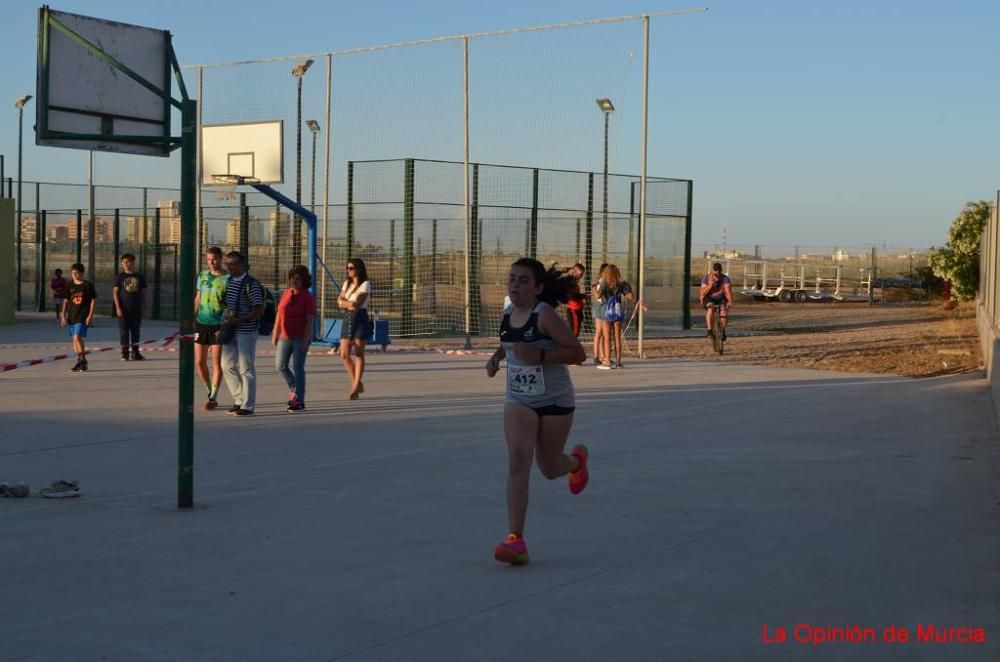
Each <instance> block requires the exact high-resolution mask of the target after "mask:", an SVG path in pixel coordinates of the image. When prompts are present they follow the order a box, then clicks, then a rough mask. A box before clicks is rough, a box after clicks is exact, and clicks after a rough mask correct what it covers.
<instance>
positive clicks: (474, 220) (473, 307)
mask: <svg viewBox="0 0 1000 662" xmlns="http://www.w3.org/2000/svg"><path fill="white" fill-rule="evenodd" d="M469 221H470V222H469V231H470V235H469V248H470V252H469V261H468V264H469V281H468V285H467V286H468V288H469V333H470V336H469V337H470V338H471V337H472V336H473V335H476V336H478V335H479V334H480V326H481V325H480V320H481V318H482V315H483V296H482V278H483V268H482V257H483V225H482V221H481V220H480V218H479V164H478V163H473V164H472V200H471V206H470V207H469ZM470 344H471V343H470Z"/></svg>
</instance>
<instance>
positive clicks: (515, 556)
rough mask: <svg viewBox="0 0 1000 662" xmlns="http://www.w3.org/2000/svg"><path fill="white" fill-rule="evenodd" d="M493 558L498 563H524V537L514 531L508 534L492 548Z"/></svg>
mask: <svg viewBox="0 0 1000 662" xmlns="http://www.w3.org/2000/svg"><path fill="white" fill-rule="evenodd" d="M493 558H495V559H496V560H497V561H500V563H509V564H511V565H524V564H525V563H527V562H528V547H527V545H525V544H524V538H522V537H521V536H519V535H517V534H516V533H511V534H509V535H508V536H507V537H506V538H504V540H503V542H502V543H500V544H499V545H497V546H496V548H495V549H494V550H493Z"/></svg>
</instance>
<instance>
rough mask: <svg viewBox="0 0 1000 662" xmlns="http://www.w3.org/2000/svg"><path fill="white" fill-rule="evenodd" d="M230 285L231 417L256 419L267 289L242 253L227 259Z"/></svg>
mask: <svg viewBox="0 0 1000 662" xmlns="http://www.w3.org/2000/svg"><path fill="white" fill-rule="evenodd" d="M225 265H226V270H227V271H228V272H229V284H228V285H227V286H226V311H225V313H224V314H223V320H222V324H223V325H224V326H229V327H233V326H235V327H236V328H235V333H233V329H231V328H230V329H226V332H224V333H223V334H222V335H223V337H225V336H227V335H231V336H232V337H231V339H230V340H229V341H228V342H226V343H225V344H223V345H222V374H223V375H224V376H225V378H226V388H228V389H229V393H230V394H231V395H232V396H233V406H232V407H230V408H229V414H231V415H233V416H253V408H254V401H255V399H256V396H257V371H256V368H255V367H254V357H255V356H256V353H257V329H258V327H259V326H260V321H259V320H260V316H261V315H262V314H263V313H264V288H263V287H261V284H260V282H259V281H258V280H257V279H256V278H254V277H253V276H251V275H250V274H248V273H247V266H246V258H244V257H243V254H242V253H240V252H238V251H232V252H231V253H229V254H227V255H226V261H225Z"/></svg>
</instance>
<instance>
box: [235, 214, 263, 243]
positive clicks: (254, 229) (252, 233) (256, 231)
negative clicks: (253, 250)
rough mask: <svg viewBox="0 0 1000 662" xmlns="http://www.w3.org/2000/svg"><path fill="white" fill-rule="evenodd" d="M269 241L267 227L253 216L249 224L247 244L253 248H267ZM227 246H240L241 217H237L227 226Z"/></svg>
mask: <svg viewBox="0 0 1000 662" xmlns="http://www.w3.org/2000/svg"><path fill="white" fill-rule="evenodd" d="M267 240H268V232H267V226H266V225H265V224H264V222H263V221H261V220H260V219H259V218H257V217H256V216H251V217H250V218H249V219H248V222H247V243H248V244H249V245H251V246H266V245H267ZM226 245H227V246H232V247H234V248H235V247H236V246H239V245H240V217H239V216H235V217H234V218H233V219H232V220H231V221H229V223H228V224H227V225H226Z"/></svg>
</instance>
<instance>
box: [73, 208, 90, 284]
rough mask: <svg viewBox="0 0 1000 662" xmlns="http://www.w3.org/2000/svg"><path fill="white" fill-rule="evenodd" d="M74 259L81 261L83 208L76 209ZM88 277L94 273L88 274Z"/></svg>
mask: <svg viewBox="0 0 1000 662" xmlns="http://www.w3.org/2000/svg"><path fill="white" fill-rule="evenodd" d="M76 261H77V262H80V263H83V210H82V209H77V210H76ZM89 276H90V278H93V277H94V274H89Z"/></svg>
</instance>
